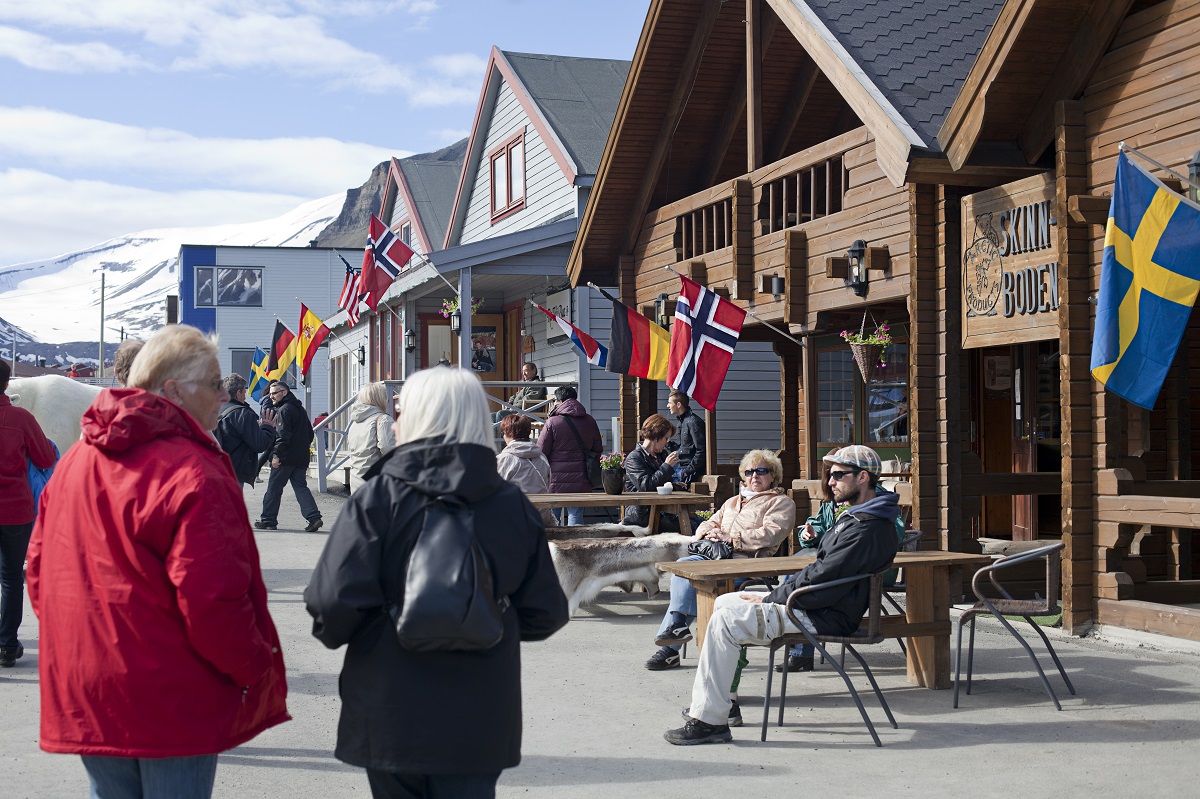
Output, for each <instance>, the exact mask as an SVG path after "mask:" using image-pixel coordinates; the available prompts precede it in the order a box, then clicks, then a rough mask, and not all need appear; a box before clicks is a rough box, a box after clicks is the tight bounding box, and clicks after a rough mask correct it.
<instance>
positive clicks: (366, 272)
mask: <svg viewBox="0 0 1200 799" xmlns="http://www.w3.org/2000/svg"><path fill="white" fill-rule="evenodd" d="M413 255H414V252H413V249H412V247H409V246H408V245H407V244H405V243H404V242H403V241H401V240H400V237H399V236H397V235H396V234H395V233H393V232H392V231H391V229H389V228H388V226H387V225H385V224H383V222H381V221H380V219H379V217H377V216H375V214H371V229H370V232H369V234H368V237H367V248H366V252H365V253H363V267H362V275H361V277H360V278H359V280H360V288H362V289H363V290H364V291H365V292H366V294H367V297H366V302H367V305H368V306H370V308H371V310H372V311H374V310H376V309H377V308H378V307H379V301H380V300H381V299H383V293H384V292H385V291H387V288H388V286H390V285H392V281H393V280H395V279H396V276H397V275H399V274H400V272H401V271H402V270H403V269H404V265H405V264H407V263H408V260H409V259H410V258H412V257H413Z"/></svg>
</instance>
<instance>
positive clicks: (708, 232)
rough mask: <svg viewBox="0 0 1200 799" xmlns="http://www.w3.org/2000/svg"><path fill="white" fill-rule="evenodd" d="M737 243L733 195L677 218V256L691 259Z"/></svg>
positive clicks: (682, 258)
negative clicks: (734, 232) (734, 233)
mask: <svg viewBox="0 0 1200 799" xmlns="http://www.w3.org/2000/svg"><path fill="white" fill-rule="evenodd" d="M731 244H733V199H732V198H731V197H725V198H723V199H721V200H718V201H717V202H715V203H713V204H712V205H706V206H704V207H703V208H698V209H696V210H695V211H692V212H690V213H685V214H681V215H680V216H678V217H676V218H675V260H676V261H687V260H689V259H692V258H695V257H697V256H700V255H704V254H705V253H710V252H714V251H716V250H720V249H724V248H725V247H728V246H730V245H731Z"/></svg>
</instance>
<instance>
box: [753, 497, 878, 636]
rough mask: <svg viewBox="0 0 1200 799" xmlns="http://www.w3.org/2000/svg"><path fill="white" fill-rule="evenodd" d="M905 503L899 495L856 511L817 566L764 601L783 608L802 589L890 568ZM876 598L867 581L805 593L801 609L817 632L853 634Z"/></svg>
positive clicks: (839, 525) (821, 551)
mask: <svg viewBox="0 0 1200 799" xmlns="http://www.w3.org/2000/svg"><path fill="white" fill-rule="evenodd" d="M899 499H900V498H899V497H898V496H897V495H895V494H880V495H878V496H876V497H874V498H873V499H870V500H868V501H866V502H864V503H863V504H861V505H854V506H853V507H851V508H850V509H849V510H847V511H846V512H845V513H843V514H842V515H841V516H839V517H838V519H837V521H836V522H835V523H834V525H833V529H831V530H830V531H829V532H827V533H826V534H825V536H824V537H823V538H822V539H821V544H820V546H819V547H818V548H817V561H816V563H813V564H811V565H809V566H806V567H804V569H802V570H801V571H799V572H797V573H796V574H793V575H792V576H791V577H789V578H787V580H785V581H784V582H783V583H782V584H781V585H780V586H779V587H778V588H776V589H775V590H774V591H772V592H771V593H770V594H768V595H767V597H766V598H765V599H764V600H763V601H764V602H774V603H777V604H783V603H785V602H787V598H788V595H789V594H791V592H792V591H795V590H796V589H797V588H803V587H804V586H806V585H815V584H819V583H827V582H831V581H833V580H840V579H841V578H843V577H853V576H855V575H859V574H874V573H875V572H877V571H882V570H883V569H886V568H887V567H888V566H889V565H890V564H891V562H892V559H893V558H895V557H896V551H897V550H898V549H899V542H897V540H896V528H895V521H896V517H897V516H899V515H900V503H899ZM870 599H871V586H870V582H869V581H868V580H862V581H859V582H855V583H848V584H845V585H838V586H835V587H833V588H825V589H821V590H819V591H813V592H811V593H807V594H801V595H800V596H799V597H797V599H796V607H798V608H801V609H803V610H804V612H805V613H807V614H808V618H809V619H811V620H812V623H813V626H814V627H816V628H817V632H819V633H822V634H825V635H849V634H850V633H852V632H854V630H856V629H858V623H859V621H861V620H862V617H863V614H864V613H866V612H867V605H868V604H869V603H870Z"/></svg>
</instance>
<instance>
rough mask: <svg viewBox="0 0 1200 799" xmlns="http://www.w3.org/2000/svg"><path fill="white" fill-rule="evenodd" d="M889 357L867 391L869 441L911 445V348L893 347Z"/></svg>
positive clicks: (897, 345) (900, 344) (895, 345)
mask: <svg viewBox="0 0 1200 799" xmlns="http://www.w3.org/2000/svg"><path fill="white" fill-rule="evenodd" d="M886 357H887V363H886V364H885V365H884V366H877V367H876V369H875V374H874V375H873V378H872V380H871V384H870V386H868V387H867V441H868V442H869V443H907V441H908V345H907V344H903V343H895V344H892V345H891V346H889V347H888V348H887V352H886Z"/></svg>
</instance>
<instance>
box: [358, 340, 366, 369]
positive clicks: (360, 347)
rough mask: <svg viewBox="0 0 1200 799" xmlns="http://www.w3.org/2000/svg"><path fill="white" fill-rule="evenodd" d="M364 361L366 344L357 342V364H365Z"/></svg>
mask: <svg viewBox="0 0 1200 799" xmlns="http://www.w3.org/2000/svg"><path fill="white" fill-rule="evenodd" d="M366 362H367V345H366V344H359V345H358V365H359V366H363V365H365V364H366Z"/></svg>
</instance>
